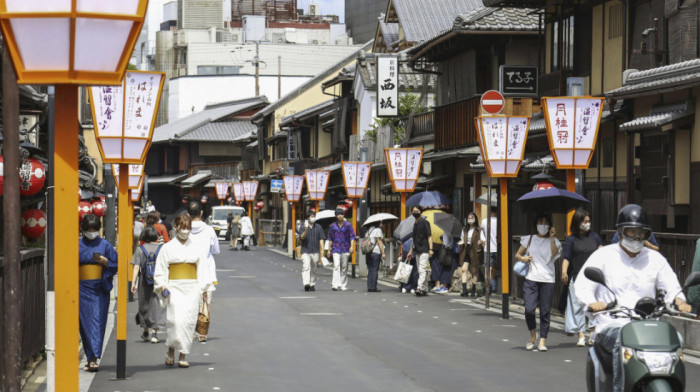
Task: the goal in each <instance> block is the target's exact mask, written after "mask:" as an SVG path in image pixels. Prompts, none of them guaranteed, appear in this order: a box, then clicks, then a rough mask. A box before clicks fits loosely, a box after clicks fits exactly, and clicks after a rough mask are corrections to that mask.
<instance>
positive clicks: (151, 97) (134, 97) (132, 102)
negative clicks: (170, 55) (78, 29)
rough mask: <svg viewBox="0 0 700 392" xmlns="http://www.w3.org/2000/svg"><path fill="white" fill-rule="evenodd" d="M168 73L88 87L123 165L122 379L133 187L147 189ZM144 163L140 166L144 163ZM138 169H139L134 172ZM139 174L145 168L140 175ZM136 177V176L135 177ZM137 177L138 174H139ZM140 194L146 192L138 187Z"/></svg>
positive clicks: (98, 126)
mask: <svg viewBox="0 0 700 392" xmlns="http://www.w3.org/2000/svg"><path fill="white" fill-rule="evenodd" d="M164 80H165V74H164V73H162V72H140V71H128V72H126V74H125V75H124V79H123V81H122V84H121V85H120V86H91V87H90V88H88V93H89V95H90V106H91V108H92V118H93V123H94V124H95V137H96V138H97V146H98V148H99V150H100V155H102V161H103V162H104V163H111V164H115V166H117V165H118V166H119V169H117V171H118V172H119V178H118V181H117V185H118V189H119V205H118V207H117V208H118V210H119V221H118V225H117V226H118V228H119V230H118V233H117V243H118V247H119V249H118V254H119V261H118V266H119V267H118V283H119V286H118V288H117V292H118V293H119V296H118V298H117V378H118V379H125V378H126V297H127V296H126V295H124V294H125V293H127V290H128V284H127V281H128V272H127V269H129V268H128V266H129V260H130V258H131V245H132V238H133V237H132V236H133V234H132V233H133V223H134V219H133V216H134V213H133V207H132V206H133V204H132V203H130V201H133V200H132V197H131V195H130V194H129V189H130V188H131V185H132V183H134V182H135V184H136V188H137V189H138V188H141V189H142V188H143V179H141V175H142V174H143V162H144V161H145V160H146V154H147V153H148V149H149V148H150V147H151V138H152V137H153V126H154V124H155V121H156V113H158V106H159V103H160V94H161V92H162V91H163V82H164ZM139 166H140V167H139ZM132 170H133V171H134V173H133V174H132ZM136 173H140V174H139V175H136ZM130 177H132V178H130ZM134 177H135V178H134ZM138 193H139V196H140V193H141V192H138Z"/></svg>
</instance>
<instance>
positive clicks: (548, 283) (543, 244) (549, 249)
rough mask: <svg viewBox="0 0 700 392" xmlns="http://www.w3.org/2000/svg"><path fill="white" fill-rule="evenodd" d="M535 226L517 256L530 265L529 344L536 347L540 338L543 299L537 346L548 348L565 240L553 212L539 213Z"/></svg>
mask: <svg viewBox="0 0 700 392" xmlns="http://www.w3.org/2000/svg"><path fill="white" fill-rule="evenodd" d="M535 229H536V230H537V234H536V235H529V236H524V237H522V238H521V239H520V249H518V252H517V253H516V254H515V259H516V260H518V261H523V262H525V263H528V264H529V265H530V268H529V269H528V271H527V275H526V276H525V283H524V285H523V299H524V300H525V322H526V323H527V329H528V330H529V331H530V339H529V340H528V341H527V344H526V345H525V348H526V349H527V350H532V349H533V348H534V347H535V341H536V340H537V333H536V330H537V321H536V319H535V310H536V308H537V304H538V303H539V306H540V341H539V344H538V345H537V349H538V350H539V351H547V346H546V340H547V334H548V333H549V317H550V311H551V309H552V302H553V300H554V282H555V277H554V262H555V261H556V260H557V259H558V258H559V255H560V254H561V242H559V240H558V239H556V238H555V237H554V236H555V234H556V230H555V229H554V227H553V226H552V218H551V217H550V216H549V215H547V214H539V215H537V219H536V220H535Z"/></svg>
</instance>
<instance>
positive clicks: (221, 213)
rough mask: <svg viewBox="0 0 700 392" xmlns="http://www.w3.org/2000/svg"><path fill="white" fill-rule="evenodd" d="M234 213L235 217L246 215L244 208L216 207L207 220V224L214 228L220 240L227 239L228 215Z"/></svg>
mask: <svg viewBox="0 0 700 392" xmlns="http://www.w3.org/2000/svg"><path fill="white" fill-rule="evenodd" d="M229 212H232V213H233V216H234V217H235V216H236V215H239V216H240V215H243V214H245V209H244V208H243V207H237V206H214V207H212V208H211V216H209V218H208V219H207V223H208V224H209V225H210V226H211V227H213V228H214V231H215V232H216V235H217V236H218V237H219V240H224V239H225V238H226V232H227V231H228V221H227V218H228V213H229Z"/></svg>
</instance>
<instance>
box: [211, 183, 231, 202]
mask: <svg viewBox="0 0 700 392" xmlns="http://www.w3.org/2000/svg"><path fill="white" fill-rule="evenodd" d="M214 186H216V197H218V198H219V202H220V203H221V205H224V199H226V193H228V183H227V182H216V183H214Z"/></svg>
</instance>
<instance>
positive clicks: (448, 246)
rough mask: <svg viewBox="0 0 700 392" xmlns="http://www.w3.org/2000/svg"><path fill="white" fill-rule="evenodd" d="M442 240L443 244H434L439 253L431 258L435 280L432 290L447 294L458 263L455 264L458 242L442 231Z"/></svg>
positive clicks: (432, 273)
mask: <svg viewBox="0 0 700 392" xmlns="http://www.w3.org/2000/svg"><path fill="white" fill-rule="evenodd" d="M441 240H442V244H434V245H433V246H434V247H435V249H436V250H437V254H436V255H435V257H431V258H430V263H431V275H432V278H433V280H434V281H435V286H434V287H433V289H432V291H433V292H434V293H436V294H447V292H448V291H449V287H448V286H449V285H451V284H452V273H453V272H454V271H453V268H456V265H454V264H455V263H454V256H455V254H456V253H455V246H454V245H455V244H456V242H455V241H453V238H452V236H450V235H449V233H446V232H443V233H442V236H441ZM445 282H449V283H445Z"/></svg>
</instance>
